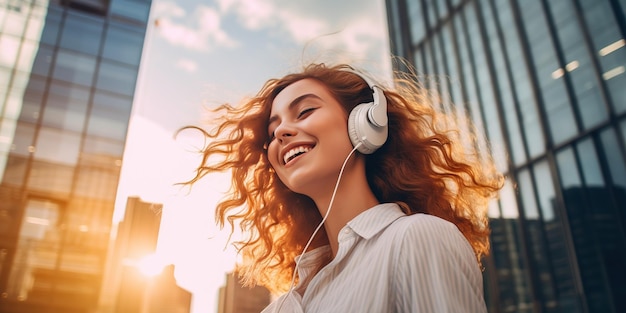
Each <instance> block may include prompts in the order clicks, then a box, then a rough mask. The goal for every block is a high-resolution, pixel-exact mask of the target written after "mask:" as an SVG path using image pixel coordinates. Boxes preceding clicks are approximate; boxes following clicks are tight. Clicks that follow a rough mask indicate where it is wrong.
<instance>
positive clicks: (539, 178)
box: [534, 161, 582, 312]
mask: <svg viewBox="0 0 626 313" xmlns="http://www.w3.org/2000/svg"><path fill="white" fill-rule="evenodd" d="M534 172H535V185H536V187H537V196H538V197H539V204H540V206H541V213H542V217H543V227H544V231H545V236H546V240H547V241H548V246H547V248H548V250H549V253H550V262H551V263H552V269H553V273H554V282H555V285H556V287H557V290H558V293H557V295H558V300H559V306H560V308H561V310H563V312H580V310H581V308H582V305H581V303H579V302H578V301H579V299H578V295H577V292H576V287H575V283H574V274H573V271H572V264H571V261H570V260H569V252H568V246H569V244H568V239H569V235H568V233H567V232H565V230H564V226H563V225H564V224H563V220H562V219H563V217H562V216H561V214H559V211H558V207H557V206H558V204H557V201H556V196H555V190H554V185H553V181H552V175H551V174H550V169H549V167H548V162H546V161H542V162H540V163H538V164H537V165H535V167H534Z"/></svg>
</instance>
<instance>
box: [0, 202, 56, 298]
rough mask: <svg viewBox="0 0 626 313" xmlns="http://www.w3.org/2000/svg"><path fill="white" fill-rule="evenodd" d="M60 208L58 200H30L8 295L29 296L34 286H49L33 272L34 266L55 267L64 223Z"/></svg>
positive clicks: (18, 242)
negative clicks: (61, 221) (62, 223)
mask: <svg viewBox="0 0 626 313" xmlns="http://www.w3.org/2000/svg"><path fill="white" fill-rule="evenodd" d="M61 209H62V207H61V204H60V203H58V202H54V201H50V200H46V199H28V202H27V203H26V208H25V210H24V216H23V218H22V220H21V227H20V233H19V237H18V240H17V249H16V253H15V256H16V257H15V260H14V261H13V267H12V269H13V270H12V271H11V273H10V275H9V283H8V288H7V291H8V292H7V294H8V295H10V296H11V297H12V298H13V299H21V300H24V299H27V298H28V294H29V291H32V290H33V289H34V288H37V289H36V290H41V289H49V288H50V287H49V286H45V284H41V281H37V280H36V279H35V276H34V275H35V272H36V271H35V268H39V269H48V270H53V269H54V268H55V266H56V263H57V262H56V260H57V257H58V249H59V247H60V245H59V238H61V236H60V229H59V227H58V226H60V225H61V223H59V220H60V219H61V214H62V212H61ZM31 284H34V285H35V286H32V285H31Z"/></svg>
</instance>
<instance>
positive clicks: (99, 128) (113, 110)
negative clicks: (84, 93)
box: [87, 92, 132, 141]
mask: <svg viewBox="0 0 626 313" xmlns="http://www.w3.org/2000/svg"><path fill="white" fill-rule="evenodd" d="M131 106H132V99H131V98H130V97H121V96H116V95H111V94H108V93H104V92H96V94H95V96H94V99H93V108H92V109H91V112H90V115H89V121H88V123H89V124H88V126H87V134H89V135H93V136H98V137H103V138H109V139H114V140H119V141H124V140H125V138H126V129H127V127H128V119H129V117H130V110H131Z"/></svg>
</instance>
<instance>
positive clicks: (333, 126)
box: [267, 79, 352, 197]
mask: <svg viewBox="0 0 626 313" xmlns="http://www.w3.org/2000/svg"><path fill="white" fill-rule="evenodd" d="M268 133H269V134H270V143H269V145H268V149H267V154H268V159H269V161H270V164H271V165H272V167H273V168H274V170H275V171H276V173H277V174H278V177H279V178H280V180H281V181H282V182H283V183H284V184H285V185H286V186H287V187H288V188H289V189H290V190H292V191H294V192H297V193H301V194H305V195H308V196H311V197H313V196H314V195H316V194H318V193H319V192H325V191H326V190H328V189H329V188H330V189H331V190H332V188H333V187H334V184H335V181H336V180H337V175H338V173H339V170H340V169H341V165H342V164H343V161H344V159H345V157H346V156H347V155H348V154H349V153H350V151H351V150H352V144H351V142H350V139H349V137H348V127H347V113H346V111H345V110H344V108H343V107H342V106H341V104H340V103H339V102H338V101H337V100H336V99H335V98H334V97H333V96H332V94H331V93H330V92H329V91H328V89H327V88H326V86H324V85H323V84H322V83H320V82H319V81H317V80H314V79H303V80H300V81H297V82H295V83H293V84H291V85H289V86H287V87H286V88H285V89H283V90H282V91H281V92H280V93H279V94H278V95H277V96H276V98H275V99H274V102H273V103H272V110H271V113H270V118H269V126H268Z"/></svg>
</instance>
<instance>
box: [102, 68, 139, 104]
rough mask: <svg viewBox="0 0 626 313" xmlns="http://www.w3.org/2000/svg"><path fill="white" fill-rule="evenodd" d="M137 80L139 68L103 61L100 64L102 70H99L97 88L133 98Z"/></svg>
mask: <svg viewBox="0 0 626 313" xmlns="http://www.w3.org/2000/svg"><path fill="white" fill-rule="evenodd" d="M136 79H137V68H135V67H132V66H129V65H122V64H119V63H111V62H107V61H104V60H103V61H101V62H100V68H99V69H98V79H97V81H96V87H98V89H102V90H107V91H111V92H115V93H118V94H122V95H127V96H132V95H133V93H134V91H135V84H136Z"/></svg>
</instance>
